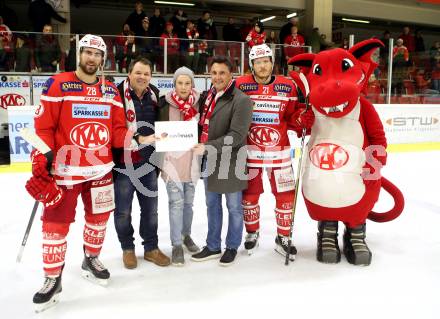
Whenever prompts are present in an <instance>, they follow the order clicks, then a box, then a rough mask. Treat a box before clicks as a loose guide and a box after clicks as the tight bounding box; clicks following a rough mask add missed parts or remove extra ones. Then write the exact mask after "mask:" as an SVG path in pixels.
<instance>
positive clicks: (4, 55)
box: [0, 16, 13, 71]
mask: <svg viewBox="0 0 440 319" xmlns="http://www.w3.org/2000/svg"><path fill="white" fill-rule="evenodd" d="M12 45H13V43H12V32H11V30H10V29H9V27H8V26H7V25H6V24H4V23H3V17H2V16H0V70H1V71H9V69H10V68H11V58H12V54H13V52H12Z"/></svg>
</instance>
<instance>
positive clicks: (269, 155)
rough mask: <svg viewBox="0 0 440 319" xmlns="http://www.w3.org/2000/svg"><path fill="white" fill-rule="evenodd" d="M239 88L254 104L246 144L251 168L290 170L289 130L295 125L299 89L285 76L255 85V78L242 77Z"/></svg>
mask: <svg viewBox="0 0 440 319" xmlns="http://www.w3.org/2000/svg"><path fill="white" fill-rule="evenodd" d="M236 86H237V88H239V89H240V90H241V91H243V92H244V93H246V94H247V95H248V96H249V97H250V98H251V100H252V101H254V110H253V114H252V123H251V126H250V129H249V133H248V138H247V144H248V158H247V164H248V166H249V167H263V166H265V167H284V166H290V165H291V162H290V143H289V138H288V136H287V127H288V125H290V124H291V123H295V121H296V119H297V114H296V109H295V106H296V101H297V95H296V87H295V85H294V84H293V82H292V81H291V80H289V79H287V78H285V77H282V76H275V77H273V78H272V81H271V82H270V83H269V84H266V85H263V84H258V83H257V82H255V80H254V77H253V76H252V75H245V76H242V77H239V78H238V79H237V81H236Z"/></svg>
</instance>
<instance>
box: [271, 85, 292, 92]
mask: <svg viewBox="0 0 440 319" xmlns="http://www.w3.org/2000/svg"><path fill="white" fill-rule="evenodd" d="M273 90H274V91H275V92H284V93H290V92H292V86H291V85H288V84H282V83H277V84H274V86H273Z"/></svg>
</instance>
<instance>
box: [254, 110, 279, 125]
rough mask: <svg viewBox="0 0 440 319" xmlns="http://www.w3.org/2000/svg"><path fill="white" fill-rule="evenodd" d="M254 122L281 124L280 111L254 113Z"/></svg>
mask: <svg viewBox="0 0 440 319" xmlns="http://www.w3.org/2000/svg"><path fill="white" fill-rule="evenodd" d="M252 122H253V123H255V124H275V125H278V124H280V117H279V115H278V113H260V112H254V113H252Z"/></svg>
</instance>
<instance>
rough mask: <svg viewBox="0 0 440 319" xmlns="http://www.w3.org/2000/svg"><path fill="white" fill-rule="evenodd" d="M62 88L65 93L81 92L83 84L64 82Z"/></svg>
mask: <svg viewBox="0 0 440 319" xmlns="http://www.w3.org/2000/svg"><path fill="white" fill-rule="evenodd" d="M60 88H61V91H63V92H81V91H82V90H83V85H82V83H81V82H62V83H61V84H60Z"/></svg>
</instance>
